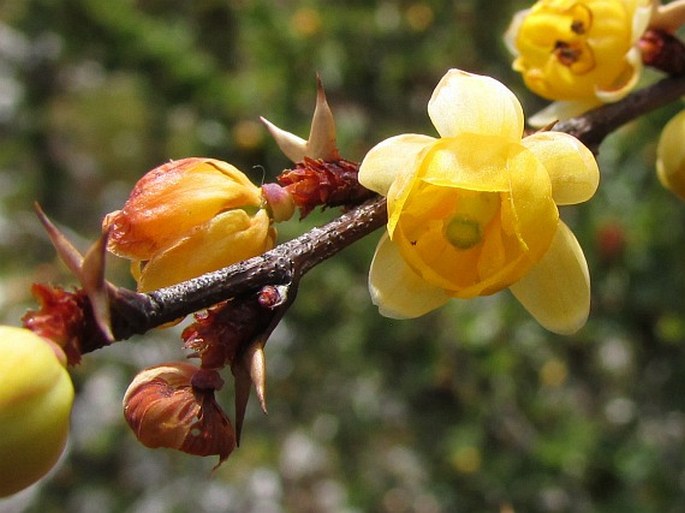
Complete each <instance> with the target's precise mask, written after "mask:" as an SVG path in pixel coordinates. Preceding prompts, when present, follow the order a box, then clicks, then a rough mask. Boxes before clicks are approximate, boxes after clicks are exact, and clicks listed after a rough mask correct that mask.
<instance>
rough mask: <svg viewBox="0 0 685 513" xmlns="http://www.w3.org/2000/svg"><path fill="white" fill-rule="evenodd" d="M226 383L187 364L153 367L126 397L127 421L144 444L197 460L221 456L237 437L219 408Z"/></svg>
mask: <svg viewBox="0 0 685 513" xmlns="http://www.w3.org/2000/svg"><path fill="white" fill-rule="evenodd" d="M222 385H223V380H222V379H221V377H220V376H219V374H218V373H217V372H216V371H210V370H206V369H198V368H197V367H195V366H193V365H191V364H189V363H184V362H173V363H167V364H162V365H157V366H155V367H150V368H148V369H146V370H144V371H142V372H141V373H140V374H138V375H137V376H136V377H135V379H134V380H133V382H132V383H131V385H130V386H129V387H128V390H126V394H125V395H124V401H123V405H124V417H125V418H126V421H127V422H128V424H129V426H131V429H133V431H134V433H135V435H136V437H137V438H138V440H140V442H141V443H142V444H143V445H145V446H147V447H151V448H157V447H167V448H170V449H177V450H179V451H182V452H186V453H188V454H194V455H197V456H211V455H214V454H216V455H218V456H219V464H221V463H222V462H223V461H224V460H225V459H226V458H228V456H229V454H231V452H232V451H233V449H234V448H235V438H236V437H235V431H234V430H233V426H232V425H231V422H230V421H229V420H228V417H227V416H226V414H225V413H224V412H223V410H222V409H221V407H220V406H219V405H218V404H217V402H216V400H215V398H214V391H215V390H218V389H219V388H221V386H222Z"/></svg>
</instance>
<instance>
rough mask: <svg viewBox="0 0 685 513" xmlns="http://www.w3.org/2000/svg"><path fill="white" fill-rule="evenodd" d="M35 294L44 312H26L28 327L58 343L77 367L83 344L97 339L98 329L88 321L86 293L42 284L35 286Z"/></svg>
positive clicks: (32, 291) (24, 321)
mask: <svg viewBox="0 0 685 513" xmlns="http://www.w3.org/2000/svg"><path fill="white" fill-rule="evenodd" d="M31 293H32V294H33V297H35V298H36V300H37V301H38V302H39V303H40V309H39V310H29V311H28V312H26V314H25V315H24V317H22V322H23V324H24V327H25V328H28V329H30V330H31V331H33V332H34V333H36V334H37V335H40V336H41V337H44V338H46V339H48V340H52V341H53V342H55V343H56V344H57V345H58V346H60V347H61V348H62V349H63V350H64V353H65V354H66V355H67V362H68V363H69V365H76V364H77V363H79V362H80V361H81V353H82V348H81V341H82V340H84V339H85V338H88V337H89V336H90V337H92V336H97V333H94V332H93V328H94V326H90V329H89V327H88V326H87V323H86V321H85V317H84V308H85V305H86V303H87V296H86V293H85V292H83V291H76V292H67V291H65V290H64V289H61V288H59V287H49V286H47V285H43V284H40V283H34V284H33V286H32V287H31Z"/></svg>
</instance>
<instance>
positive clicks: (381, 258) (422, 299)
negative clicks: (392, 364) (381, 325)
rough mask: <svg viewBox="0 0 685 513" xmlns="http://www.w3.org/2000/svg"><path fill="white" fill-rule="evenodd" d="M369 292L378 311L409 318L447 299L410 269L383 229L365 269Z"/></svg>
mask: <svg viewBox="0 0 685 513" xmlns="http://www.w3.org/2000/svg"><path fill="white" fill-rule="evenodd" d="M369 292H370V293H371V300H372V301H373V304H375V305H376V306H378V310H379V312H380V314H381V315H384V316H385V317H390V318H393V319H412V318H415V317H420V316H421V315H424V314H427V313H428V312H430V311H432V310H435V309H436V308H439V307H440V306H442V305H444V304H445V303H446V302H447V301H449V299H450V298H449V296H447V294H445V292H444V291H443V290H442V289H440V288H437V287H434V286H433V285H430V284H428V283H427V282H426V281H424V280H423V279H422V278H421V277H420V276H419V275H418V274H416V273H415V272H414V271H412V270H411V268H410V267H409V266H408V265H407V263H406V262H405V261H404V259H403V258H402V255H401V254H400V252H399V249H398V247H397V245H396V244H394V243H393V242H392V241H391V240H390V238H389V237H388V235H387V233H385V234H383V237H382V238H381V240H380V241H379V243H378V246H377V247H376V254H375V255H374V257H373V261H372V262H371V270H370V272H369Z"/></svg>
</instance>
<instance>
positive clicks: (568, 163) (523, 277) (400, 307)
mask: <svg viewBox="0 0 685 513" xmlns="http://www.w3.org/2000/svg"><path fill="white" fill-rule="evenodd" d="M428 114H429V116H430V118H431V121H432V122H433V125H434V126H435V127H436V129H437V131H438V133H439V134H440V138H433V137H429V136H425V135H417V134H404V135H398V136H395V137H392V138H390V139H387V140H385V141H383V142H381V143H380V144H378V145H377V146H375V147H374V148H372V149H371V150H370V151H369V153H368V154H367V155H366V157H365V158H364V160H363V161H362V164H361V167H360V171H359V181H360V182H361V183H362V184H363V185H364V186H365V187H367V188H369V189H371V190H374V191H376V192H378V193H380V194H382V195H384V196H387V200H388V226H387V233H386V234H385V235H384V236H383V237H382V239H381V241H380V242H379V245H378V247H377V249H376V254H375V256H374V259H373V261H372V263H371V270H370V274H369V288H370V292H371V296H372V299H373V301H374V303H375V304H377V305H378V306H379V307H380V311H381V313H383V314H384V315H386V316H389V317H396V318H411V317H417V316H420V315H423V314H425V313H427V312H429V311H431V310H433V309H435V308H437V307H439V306H441V305H443V304H444V303H445V302H447V301H448V300H449V299H450V298H453V297H455V298H472V297H476V296H482V295H488V294H492V293H495V292H497V291H499V290H502V289H504V288H510V289H511V291H512V292H513V293H514V295H515V296H516V297H517V299H518V300H519V301H520V302H521V303H522V304H523V306H524V307H525V308H526V309H527V310H528V311H529V312H530V313H531V314H532V315H533V316H534V317H535V318H536V319H537V320H538V321H539V322H540V323H541V324H542V325H543V326H544V327H546V328H547V329H549V330H551V331H555V332H558V333H571V332H574V331H576V330H577V329H579V328H580V327H581V326H582V325H583V324H584V323H585V321H586V319H587V316H588V312H589V305H590V283H589V275H588V269H587V264H586V261H585V257H584V255H583V252H582V250H581V248H580V246H579V244H578V242H577V241H576V239H575V237H574V235H573V233H572V232H571V231H570V230H569V228H568V227H567V226H566V225H565V224H564V223H563V222H562V221H560V220H559V214H558V209H557V205H569V204H574V203H580V202H583V201H586V200H587V199H589V198H590V197H591V196H592V195H593V194H594V192H595V190H596V189H597V186H598V183H599V170H598V168H597V163H596V161H595V159H594V156H593V155H592V153H591V152H590V150H588V149H587V148H586V147H585V146H584V145H583V144H581V143H580V142H579V141H578V140H577V139H575V138H573V137H571V136H569V135H567V134H563V133H558V132H538V133H536V134H533V135H531V136H528V137H525V138H523V139H522V138H521V135H522V133H523V127H524V120H523V112H522V109H521V105H520V103H519V102H518V100H517V99H516V97H515V96H514V95H513V93H512V92H511V91H509V89H507V88H506V87H505V86H504V85H502V84H501V83H499V82H497V81H496V80H494V79H492V78H489V77H483V76H478V75H472V74H469V73H465V72H463V71H459V70H450V71H449V72H448V73H447V74H446V75H445V76H444V77H443V78H442V80H441V81H440V83H439V84H438V86H437V87H436V89H435V91H434V92H433V96H432V97H431V99H430V101H429V104H428Z"/></svg>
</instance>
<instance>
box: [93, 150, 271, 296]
mask: <svg viewBox="0 0 685 513" xmlns="http://www.w3.org/2000/svg"><path fill="white" fill-rule="evenodd" d="M103 228H104V229H106V230H109V241H108V246H107V249H108V250H109V251H111V252H112V253H114V254H116V255H119V256H122V257H126V258H130V259H131V260H133V263H132V266H131V270H132V273H133V275H134V277H135V278H136V280H137V282H138V289H139V290H141V291H147V290H153V289H156V288H159V287H164V286H167V285H171V284H174V283H178V282H181V281H183V280H187V279H190V278H193V277H196V276H199V275H201V274H203V273H206V272H210V271H214V270H217V269H220V268H222V267H224V266H227V265H230V264H232V263H235V262H239V261H241V260H244V259H246V258H250V257H253V256H256V255H259V254H261V253H263V252H264V251H267V250H269V249H271V248H272V247H273V245H274V242H275V238H276V234H275V230H274V229H273V227H272V226H271V219H270V216H269V213H268V211H267V205H266V201H265V199H264V197H263V195H262V190H261V189H260V188H259V187H257V186H256V185H254V184H253V183H252V182H250V180H249V179H248V178H247V176H245V174H244V173H242V172H241V171H239V170H238V169H236V168H235V167H233V166H232V165H230V164H228V163H226V162H221V161H219V160H214V159H209V158H186V159H181V160H177V161H171V162H169V163H167V164H164V165H162V166H159V167H157V168H155V169H153V170H152V171H150V172H149V173H147V174H146V175H145V176H143V178H141V179H140V180H139V181H138V183H137V184H136V186H135V187H134V188H133V191H132V192H131V195H130V196H129V199H128V201H127V202H126V204H125V205H124V207H123V208H122V209H121V210H117V211H115V212H112V213H110V214H108V215H107V216H106V217H105V220H104V221H103Z"/></svg>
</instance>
